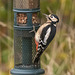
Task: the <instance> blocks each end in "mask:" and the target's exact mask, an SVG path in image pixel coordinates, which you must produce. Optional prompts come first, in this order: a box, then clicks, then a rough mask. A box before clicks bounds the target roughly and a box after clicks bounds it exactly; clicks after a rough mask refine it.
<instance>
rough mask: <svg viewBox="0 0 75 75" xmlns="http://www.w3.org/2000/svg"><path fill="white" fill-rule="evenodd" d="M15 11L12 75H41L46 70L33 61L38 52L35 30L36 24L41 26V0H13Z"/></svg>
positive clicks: (37, 26)
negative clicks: (33, 30)
mask: <svg viewBox="0 0 75 75" xmlns="http://www.w3.org/2000/svg"><path fill="white" fill-rule="evenodd" d="M13 11H14V64H15V65H14V69H12V70H11V74H12V75H41V74H44V70H43V69H41V67H40V62H39V63H38V64H36V65H35V64H34V63H33V58H34V56H35V54H36V46H35V41H34V35H35V34H34V32H32V33H29V32H30V31H31V30H32V29H33V25H35V29H36V31H37V29H38V28H39V26H40V0H13Z"/></svg>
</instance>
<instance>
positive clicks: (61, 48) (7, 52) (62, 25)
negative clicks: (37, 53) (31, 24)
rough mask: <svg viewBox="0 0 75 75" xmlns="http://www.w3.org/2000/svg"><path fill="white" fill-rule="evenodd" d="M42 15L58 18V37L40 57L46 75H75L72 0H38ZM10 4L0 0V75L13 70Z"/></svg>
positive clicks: (73, 2) (73, 6) (43, 20)
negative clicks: (52, 14)
mask: <svg viewBox="0 0 75 75" xmlns="http://www.w3.org/2000/svg"><path fill="white" fill-rule="evenodd" d="M40 7H41V23H44V22H45V21H46V18H45V17H44V16H43V15H42V13H46V14H49V13H54V14H57V15H58V17H59V18H60V22H59V24H58V25H57V34H56V36H55V38H54V40H53V41H52V42H51V44H50V45H49V46H48V48H47V50H46V51H45V52H44V53H43V55H42V57H41V66H42V68H44V69H45V75H75V0H40ZM13 24H14V23H13V1H12V0H0V75H10V69H11V68H13V67H14V57H13V56H14V55H13Z"/></svg>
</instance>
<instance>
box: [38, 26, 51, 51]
mask: <svg viewBox="0 0 75 75" xmlns="http://www.w3.org/2000/svg"><path fill="white" fill-rule="evenodd" d="M50 33H51V27H50V25H48V26H46V27H45V28H44V29H43V30H42V33H41V36H40V40H39V44H38V50H41V49H42V50H45V49H46V46H47V42H48V41H47V40H48V38H49V36H50Z"/></svg>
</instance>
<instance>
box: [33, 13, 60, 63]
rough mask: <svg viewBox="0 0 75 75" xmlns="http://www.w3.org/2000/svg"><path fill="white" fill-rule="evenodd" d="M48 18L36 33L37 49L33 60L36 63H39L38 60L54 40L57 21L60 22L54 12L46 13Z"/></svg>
mask: <svg viewBox="0 0 75 75" xmlns="http://www.w3.org/2000/svg"><path fill="white" fill-rule="evenodd" d="M45 15H46V14H45ZM46 18H47V22H46V23H44V24H43V25H42V26H40V28H39V29H38V30H37V32H36V34H35V43H36V50H37V52H36V55H35V57H34V60H33V62H34V63H35V64H37V63H38V61H39V60H40V56H41V55H42V53H43V52H44V50H45V49H46V48H47V47H48V45H49V43H50V42H51V41H52V40H53V38H54V36H55V34H56V23H57V22H59V18H58V17H57V16H56V15H53V14H50V15H46Z"/></svg>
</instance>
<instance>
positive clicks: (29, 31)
mask: <svg viewBox="0 0 75 75" xmlns="http://www.w3.org/2000/svg"><path fill="white" fill-rule="evenodd" d="M32 32H34V33H36V30H35V26H34V25H33V30H31V31H29V33H32Z"/></svg>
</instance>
